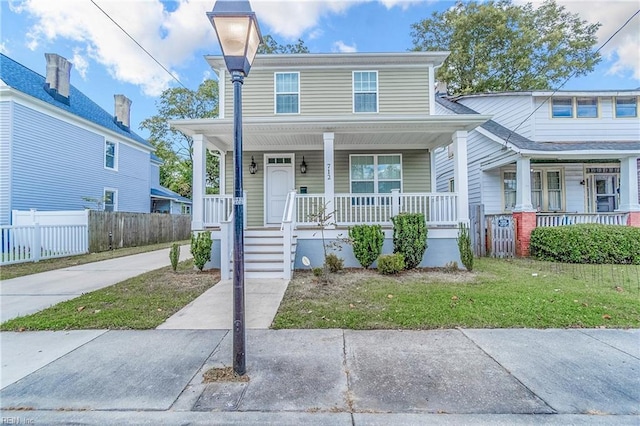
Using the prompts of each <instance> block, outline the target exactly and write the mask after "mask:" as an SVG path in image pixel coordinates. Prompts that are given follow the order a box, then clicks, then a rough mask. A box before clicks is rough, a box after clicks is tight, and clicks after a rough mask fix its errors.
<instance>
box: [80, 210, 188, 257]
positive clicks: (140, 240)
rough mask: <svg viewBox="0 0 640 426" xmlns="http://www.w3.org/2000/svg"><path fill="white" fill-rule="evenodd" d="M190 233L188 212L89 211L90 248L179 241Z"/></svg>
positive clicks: (94, 250)
mask: <svg viewBox="0 0 640 426" xmlns="http://www.w3.org/2000/svg"><path fill="white" fill-rule="evenodd" d="M190 236H191V216H190V215H173V214H163V213H127V212H104V211H97V210H90V211H89V251H91V252H100V251H106V250H110V249H115V248H123V247H136V246H144V245H149V244H157V243H167V242H171V241H180V240H186V239H188V238H190Z"/></svg>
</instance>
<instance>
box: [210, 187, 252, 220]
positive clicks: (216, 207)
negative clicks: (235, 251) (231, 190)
mask: <svg viewBox="0 0 640 426" xmlns="http://www.w3.org/2000/svg"><path fill="white" fill-rule="evenodd" d="M243 195H244V206H245V208H244V218H243V219H244V229H247V192H246V191H244V193H243ZM232 213H233V196H231V195H205V196H204V217H203V222H204V226H205V227H215V226H220V225H221V224H222V223H223V222H228V221H229V220H231V214H232Z"/></svg>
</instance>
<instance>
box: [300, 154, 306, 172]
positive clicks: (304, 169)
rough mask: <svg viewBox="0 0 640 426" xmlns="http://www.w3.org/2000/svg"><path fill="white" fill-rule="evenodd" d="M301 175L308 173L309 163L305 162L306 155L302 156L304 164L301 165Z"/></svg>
mask: <svg viewBox="0 0 640 426" xmlns="http://www.w3.org/2000/svg"><path fill="white" fill-rule="evenodd" d="M300 173H302V174H305V173H307V163H305V162H304V155H303V156H302V163H300Z"/></svg>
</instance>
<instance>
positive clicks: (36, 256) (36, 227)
mask: <svg viewBox="0 0 640 426" xmlns="http://www.w3.org/2000/svg"><path fill="white" fill-rule="evenodd" d="M31 211H32V212H34V211H35V210H34V209H31ZM31 241H32V242H33V244H32V245H31V258H32V259H33V261H34V262H39V261H40V250H41V247H42V244H41V241H42V238H41V235H40V224H39V223H34V224H33V239H32V240H31Z"/></svg>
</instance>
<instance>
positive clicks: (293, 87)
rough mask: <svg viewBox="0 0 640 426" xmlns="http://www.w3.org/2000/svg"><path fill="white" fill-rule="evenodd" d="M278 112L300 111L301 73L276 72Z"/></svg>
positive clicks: (291, 112)
mask: <svg viewBox="0 0 640 426" xmlns="http://www.w3.org/2000/svg"><path fill="white" fill-rule="evenodd" d="M275 80H276V81H275V89H276V95H275V103H276V114H298V113H299V112H300V73H297V72H277V73H275Z"/></svg>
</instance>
